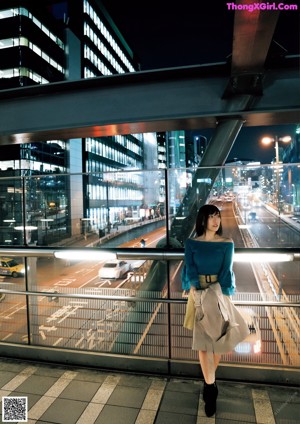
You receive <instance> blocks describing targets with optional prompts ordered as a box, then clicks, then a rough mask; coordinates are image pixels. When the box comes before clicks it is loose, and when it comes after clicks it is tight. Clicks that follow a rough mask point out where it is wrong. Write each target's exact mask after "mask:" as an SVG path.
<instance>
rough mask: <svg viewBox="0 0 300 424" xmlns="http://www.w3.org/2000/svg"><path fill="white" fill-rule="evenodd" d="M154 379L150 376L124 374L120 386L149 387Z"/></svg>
mask: <svg viewBox="0 0 300 424" xmlns="http://www.w3.org/2000/svg"><path fill="white" fill-rule="evenodd" d="M151 382H152V380H151V379H150V378H149V377H145V376H137V375H123V376H122V377H121V378H120V381H119V386H131V387H142V388H144V389H148V388H149V387H150V385H151Z"/></svg>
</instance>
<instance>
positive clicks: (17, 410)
mask: <svg viewBox="0 0 300 424" xmlns="http://www.w3.org/2000/svg"><path fill="white" fill-rule="evenodd" d="M27 403H28V400H27V397H26V396H15V397H7V396H3V397H2V422H4V423H10V422H15V421H18V422H27Z"/></svg>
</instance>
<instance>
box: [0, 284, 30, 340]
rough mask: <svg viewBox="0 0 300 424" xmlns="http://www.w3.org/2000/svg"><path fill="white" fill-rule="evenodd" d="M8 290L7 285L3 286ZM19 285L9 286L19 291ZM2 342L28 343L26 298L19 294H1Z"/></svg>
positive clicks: (0, 334)
mask: <svg viewBox="0 0 300 424" xmlns="http://www.w3.org/2000/svg"><path fill="white" fill-rule="evenodd" d="M2 284H3V283H1V287H2V288H3V287H5V288H6V289H8V286H7V285H2ZM17 286H18V284H12V285H10V286H9V288H10V289H11V290H18V289H19V287H18V288H17ZM0 319H1V323H2V324H1V326H0V341H2V342H7V343H22V344H27V343H28V326H27V308H26V298H25V296H22V295H17V294H1V293H0Z"/></svg>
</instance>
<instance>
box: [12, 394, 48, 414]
mask: <svg viewBox="0 0 300 424" xmlns="http://www.w3.org/2000/svg"><path fill="white" fill-rule="evenodd" d="M9 396H11V397H14V396H27V399H28V401H27V402H28V411H29V409H30V408H32V407H33V405H34V404H35V403H36V402H37V401H38V400H39V399H40V398H41V396H40V395H36V394H34V393H29V394H28V393H22V392H19V391H15V392H12V393H11V394H10V395H9Z"/></svg>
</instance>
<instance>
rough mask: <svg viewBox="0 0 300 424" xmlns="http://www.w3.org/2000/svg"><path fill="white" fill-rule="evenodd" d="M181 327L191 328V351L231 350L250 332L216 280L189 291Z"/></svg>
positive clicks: (220, 351)
mask: <svg viewBox="0 0 300 424" xmlns="http://www.w3.org/2000/svg"><path fill="white" fill-rule="evenodd" d="M184 327H185V328H188V329H190V330H193V343H192V349H193V350H200V351H206V352H214V353H219V354H221V353H227V352H230V351H231V350H233V349H234V348H235V346H237V345H238V344H239V343H240V342H242V341H243V340H244V339H245V338H246V337H247V336H248V335H249V328H248V324H247V322H246V321H245V319H244V318H243V316H242V315H241V313H240V312H239V310H238V309H237V308H236V307H235V306H234V304H233V303H232V301H231V300H230V297H229V296H225V295H223V294H222V290H221V287H220V284H219V283H216V284H212V285H211V286H210V287H209V288H207V289H205V290H198V291H197V292H196V307H195V301H194V297H193V295H192V293H190V294H189V298H188V304H187V309H186V315H185V321H184Z"/></svg>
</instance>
